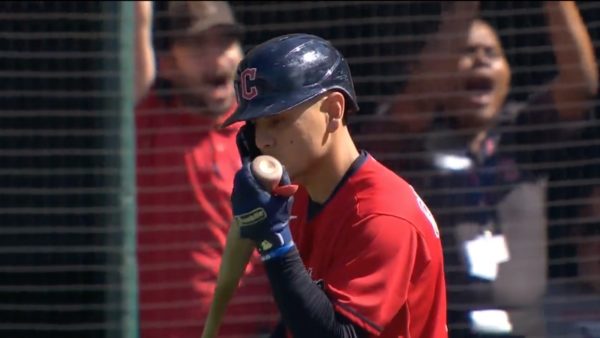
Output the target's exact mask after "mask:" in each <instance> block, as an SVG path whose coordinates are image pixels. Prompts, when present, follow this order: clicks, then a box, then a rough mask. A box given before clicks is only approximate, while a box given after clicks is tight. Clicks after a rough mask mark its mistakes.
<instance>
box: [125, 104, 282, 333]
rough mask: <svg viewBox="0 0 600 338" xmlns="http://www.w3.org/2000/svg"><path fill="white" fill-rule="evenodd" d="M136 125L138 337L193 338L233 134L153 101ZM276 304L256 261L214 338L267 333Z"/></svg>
mask: <svg viewBox="0 0 600 338" xmlns="http://www.w3.org/2000/svg"><path fill="white" fill-rule="evenodd" d="M136 123H137V145H138V148H137V149H138V152H137V161H138V163H137V184H138V264H139V282H140V322H141V337H142V338H153V337H157V338H158V337H160V338H186V337H194V338H197V337H200V335H201V333H202V327H203V324H204V321H205V318H206V315H207V313H208V310H209V308H210V304H211V302H212V297H213V293H214V287H215V283H216V279H217V275H218V271H219V266H220V263H221V256H222V253H223V250H224V247H225V241H226V236H227V232H228V230H229V225H230V222H231V219H232V211H231V202H230V195H231V190H232V187H233V178H234V175H235V173H236V171H237V170H238V169H239V168H240V167H241V162H240V159H239V155H238V151H237V147H236V144H235V139H236V133H237V130H238V129H239V126H231V127H228V128H225V129H219V128H217V126H216V124H215V122H214V121H211V120H209V119H207V118H205V117H202V116H198V115H195V114H192V113H187V112H185V111H181V108H178V106H177V103H176V102H169V101H165V100H162V99H160V98H158V97H156V96H155V95H150V96H149V97H148V98H147V99H146V100H144V101H143V102H141V103H140V105H139V106H138V108H137V112H136ZM274 304H275V303H274V301H273V299H272V294H271V289H270V285H269V282H268V279H267V278H266V275H265V274H264V270H263V266H262V263H261V262H260V259H259V257H258V254H256V255H255V260H253V261H252V262H251V264H249V267H248V269H247V271H246V275H245V277H244V278H243V279H242V285H241V287H240V288H239V289H238V291H237V293H236V294H235V296H234V298H233V299H232V302H231V305H230V307H229V309H228V314H227V315H226V317H225V318H224V322H223V326H222V328H221V331H220V332H221V335H220V336H221V337H227V336H228V335H229V336H236V337H244V336H246V337H256V336H257V333H258V332H261V333H263V332H270V331H271V330H272V328H273V326H274V324H275V322H276V321H277V309H276V307H275V305H274Z"/></svg>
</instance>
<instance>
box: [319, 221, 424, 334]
mask: <svg viewBox="0 0 600 338" xmlns="http://www.w3.org/2000/svg"><path fill="white" fill-rule="evenodd" d="M346 236H347V237H346V238H347V241H344V243H342V245H340V249H339V253H338V255H339V257H338V258H339V259H336V260H335V261H336V262H335V263H334V265H333V266H332V268H331V269H330V270H329V273H328V274H327V276H326V277H325V280H324V286H325V290H326V292H327V294H328V296H329V297H330V299H331V300H332V303H333V304H334V307H335V309H336V311H338V312H339V313H341V314H343V315H344V316H345V317H347V318H349V319H350V320H351V321H352V322H354V323H355V324H356V325H358V326H359V327H361V328H363V329H365V330H366V331H367V332H369V333H370V334H374V335H379V334H380V333H381V332H382V331H383V329H384V328H385V326H386V325H387V324H388V323H390V322H391V321H392V319H393V318H394V316H395V315H396V314H397V313H398V311H399V310H400V309H401V308H402V306H403V305H404V304H405V303H406V300H407V297H408V292H409V285H410V283H411V281H413V278H415V276H416V275H417V274H418V273H417V271H418V270H419V269H421V268H422V267H423V266H425V265H426V264H427V262H428V261H429V260H430V258H429V254H428V252H427V250H426V246H425V245H424V243H423V240H422V238H421V236H420V233H419V232H418V230H417V229H416V228H415V227H414V226H413V225H412V224H411V223H410V222H408V221H406V220H404V219H401V218H398V217H394V216H387V215H377V216H372V217H370V218H368V219H365V220H363V221H361V222H360V223H357V224H355V225H353V226H352V227H351V229H350V230H349V231H348V232H347V233H346Z"/></svg>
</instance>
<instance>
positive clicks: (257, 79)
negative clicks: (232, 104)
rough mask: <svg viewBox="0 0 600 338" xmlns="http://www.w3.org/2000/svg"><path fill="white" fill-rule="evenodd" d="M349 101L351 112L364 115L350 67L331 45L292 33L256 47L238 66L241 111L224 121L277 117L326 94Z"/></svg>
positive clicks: (313, 37)
mask: <svg viewBox="0 0 600 338" xmlns="http://www.w3.org/2000/svg"><path fill="white" fill-rule="evenodd" d="M329 90H339V91H340V92H342V93H343V94H344V96H345V97H346V106H347V109H346V112H348V113H352V112H356V111H358V104H357V101H356V94H355V93H354V85H353V84H352V77H351V75H350V68H349V67H348V63H347V62H346V60H345V59H344V57H343V56H342V54H341V53H340V52H339V51H338V50H336V49H335V48H334V47H333V46H332V45H331V43H330V42H329V41H327V40H324V39H322V38H320V37H318V36H314V35H309V34H290V35H283V36H280V37H276V38H273V39H271V40H268V41H266V42H264V43H262V44H260V45H258V46H256V47H254V48H253V49H252V50H251V51H250V52H248V54H247V55H246V57H245V58H244V59H243V60H242V62H241V63H240V64H239V66H238V68H237V73H236V78H235V91H236V95H237V100H238V108H237V109H236V111H235V112H234V113H233V114H232V115H231V116H230V117H229V118H228V119H227V120H226V121H225V122H224V123H223V126H227V125H229V124H232V123H234V122H238V121H247V120H252V119H255V118H259V117H265V116H271V115H277V114H279V113H281V112H283V111H285V110H288V109H291V108H294V107H296V106H298V105H299V104H302V103H304V102H306V101H308V100H310V99H312V98H314V97H316V96H318V95H320V94H322V93H324V92H326V91H329Z"/></svg>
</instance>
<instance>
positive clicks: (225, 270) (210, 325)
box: [202, 155, 283, 338]
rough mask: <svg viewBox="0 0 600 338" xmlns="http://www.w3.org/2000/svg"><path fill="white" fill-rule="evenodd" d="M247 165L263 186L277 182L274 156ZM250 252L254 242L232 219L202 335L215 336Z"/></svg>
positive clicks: (279, 169)
mask: <svg viewBox="0 0 600 338" xmlns="http://www.w3.org/2000/svg"><path fill="white" fill-rule="evenodd" d="M251 168H252V172H253V174H254V176H255V177H256V179H257V180H258V181H259V182H260V183H261V184H262V186H263V187H264V188H265V189H267V190H269V191H272V190H273V189H274V188H275V187H277V186H278V185H279V181H280V180H281V175H282V173H283V168H282V167H281V164H280V163H279V161H277V159H275V158H274V157H271V156H267V155H261V156H258V157H256V158H255V159H254V161H252V165H251ZM253 251H254V243H253V242H252V241H251V240H247V239H243V238H241V237H240V234H239V227H238V226H237V225H236V224H235V222H234V223H232V225H231V227H230V228H229V232H228V233H227V242H226V244H225V250H224V252H223V257H222V259H221V267H220V268H219V276H218V277H217V284H216V288H215V294H214V297H213V301H212V304H211V307H210V310H209V313H208V317H207V318H206V321H205V324H204V330H203V332H202V338H215V337H217V334H218V332H219V327H220V326H221V321H222V320H223V316H224V315H225V311H226V310H227V305H228V304H229V301H230V300H231V297H232V296H233V294H234V293H235V290H236V288H237V286H238V284H239V281H240V278H241V277H242V275H243V273H244V270H245V269H246V266H247V265H248V262H249V261H250V256H252V252H253Z"/></svg>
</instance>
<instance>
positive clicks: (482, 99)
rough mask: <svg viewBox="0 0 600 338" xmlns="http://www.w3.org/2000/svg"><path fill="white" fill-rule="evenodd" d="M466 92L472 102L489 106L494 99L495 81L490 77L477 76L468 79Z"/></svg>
mask: <svg viewBox="0 0 600 338" xmlns="http://www.w3.org/2000/svg"><path fill="white" fill-rule="evenodd" d="M465 91H466V92H467V93H468V95H469V98H470V100H471V101H472V102H474V103H477V104H487V103H489V102H490V101H491V99H492V93H493V91H494V81H493V80H492V79H491V78H489V77H483V76H475V77H471V78H468V79H467V80H466V82H465Z"/></svg>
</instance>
